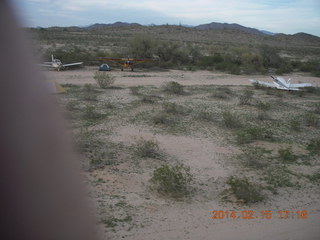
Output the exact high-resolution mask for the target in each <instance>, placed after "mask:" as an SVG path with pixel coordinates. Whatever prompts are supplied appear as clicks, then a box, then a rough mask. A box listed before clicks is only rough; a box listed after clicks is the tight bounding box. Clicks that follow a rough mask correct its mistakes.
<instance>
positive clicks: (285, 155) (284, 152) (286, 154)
mask: <svg viewBox="0 0 320 240" xmlns="http://www.w3.org/2000/svg"><path fill="white" fill-rule="evenodd" d="M278 158H279V160H280V161H281V162H283V163H294V162H296V161H297V159H298V156H297V155H295V154H294V153H293V152H292V148H291V147H288V148H285V149H279V150H278Z"/></svg>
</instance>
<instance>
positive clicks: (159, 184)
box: [151, 164, 193, 198]
mask: <svg viewBox="0 0 320 240" xmlns="http://www.w3.org/2000/svg"><path fill="white" fill-rule="evenodd" d="M192 180H193V176H192V174H191V173H190V168H189V167H187V166H184V165H183V164H177V165H174V166H169V165H168V164H163V165H162V166H161V167H159V168H157V169H155V170H154V171H153V174H152V178H151V183H152V184H153V185H154V188H155V189H156V190H157V191H158V192H159V193H162V194H166V195H169V196H171V197H176V198H179V197H183V196H186V195H188V194H189V193H190V183H191V182H192Z"/></svg>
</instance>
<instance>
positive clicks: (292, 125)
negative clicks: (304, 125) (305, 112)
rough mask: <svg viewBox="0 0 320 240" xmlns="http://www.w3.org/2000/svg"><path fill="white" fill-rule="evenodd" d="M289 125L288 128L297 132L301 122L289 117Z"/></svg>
mask: <svg viewBox="0 0 320 240" xmlns="http://www.w3.org/2000/svg"><path fill="white" fill-rule="evenodd" d="M289 125H290V128H291V129H292V130H294V131H297V132H298V131H300V130H301V123H300V120H299V119H291V120H290V121H289Z"/></svg>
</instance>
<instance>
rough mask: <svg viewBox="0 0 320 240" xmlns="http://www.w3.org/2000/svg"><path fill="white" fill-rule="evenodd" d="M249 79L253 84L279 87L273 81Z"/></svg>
mask: <svg viewBox="0 0 320 240" xmlns="http://www.w3.org/2000/svg"><path fill="white" fill-rule="evenodd" d="M249 81H250V82H251V83H252V84H257V85H261V86H264V87H270V88H277V86H276V85H274V84H272V83H268V82H261V81H258V80H253V79H250V80H249Z"/></svg>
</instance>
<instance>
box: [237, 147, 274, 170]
mask: <svg viewBox="0 0 320 240" xmlns="http://www.w3.org/2000/svg"><path fill="white" fill-rule="evenodd" d="M266 153H268V151H267V150H266V149H264V148H261V147H252V148H247V149H244V150H243V154H242V155H241V156H240V158H241V159H243V161H244V163H245V165H247V166H249V167H252V168H256V169H262V168H264V167H266V166H267V165H268V162H267V159H266V157H265V154H266Z"/></svg>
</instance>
